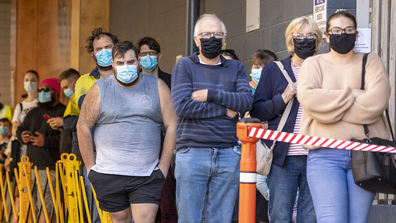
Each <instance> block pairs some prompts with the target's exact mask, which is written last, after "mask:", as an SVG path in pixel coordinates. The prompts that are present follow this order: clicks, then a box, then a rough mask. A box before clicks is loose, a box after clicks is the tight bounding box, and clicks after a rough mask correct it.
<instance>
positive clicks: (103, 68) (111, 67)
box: [95, 56, 113, 71]
mask: <svg viewBox="0 0 396 223" xmlns="http://www.w3.org/2000/svg"><path fill="white" fill-rule="evenodd" d="M95 63H96V66H97V67H98V69H99V70H102V71H108V70H111V69H113V66H111V64H110V65H109V66H100V65H99V64H98V60H97V59H96V56H95Z"/></svg>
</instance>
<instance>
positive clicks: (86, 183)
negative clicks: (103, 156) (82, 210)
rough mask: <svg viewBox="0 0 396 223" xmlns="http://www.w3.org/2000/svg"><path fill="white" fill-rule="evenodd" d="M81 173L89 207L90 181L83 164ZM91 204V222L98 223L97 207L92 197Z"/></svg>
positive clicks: (90, 195)
mask: <svg viewBox="0 0 396 223" xmlns="http://www.w3.org/2000/svg"><path fill="white" fill-rule="evenodd" d="M83 174H84V176H83V177H84V187H85V193H87V200H88V207H90V205H91V199H92V196H93V194H92V188H91V182H90V181H89V179H88V177H87V168H86V167H85V166H84V167H83ZM92 205H93V213H91V218H92V223H100V217H99V213H98V209H97V207H96V202H95V199H93V204H92Z"/></svg>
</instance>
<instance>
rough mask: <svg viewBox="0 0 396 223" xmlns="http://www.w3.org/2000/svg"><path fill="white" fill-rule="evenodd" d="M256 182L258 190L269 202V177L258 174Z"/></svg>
mask: <svg viewBox="0 0 396 223" xmlns="http://www.w3.org/2000/svg"><path fill="white" fill-rule="evenodd" d="M256 181H257V183H256V187H257V190H258V191H260V193H261V194H262V195H263V196H264V198H265V199H266V200H267V201H268V199H269V188H268V183H267V176H265V175H261V174H257V177H256Z"/></svg>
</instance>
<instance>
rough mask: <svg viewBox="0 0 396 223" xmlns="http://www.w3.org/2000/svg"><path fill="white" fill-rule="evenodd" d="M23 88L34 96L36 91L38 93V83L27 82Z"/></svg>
mask: <svg viewBox="0 0 396 223" xmlns="http://www.w3.org/2000/svg"><path fill="white" fill-rule="evenodd" d="M23 87H24V88H25V90H26V91H27V92H28V93H30V94H33V93H34V92H35V91H37V84H36V82H30V81H26V82H24V83H23Z"/></svg>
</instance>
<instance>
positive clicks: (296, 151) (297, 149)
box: [287, 65, 308, 156]
mask: <svg viewBox="0 0 396 223" xmlns="http://www.w3.org/2000/svg"><path fill="white" fill-rule="evenodd" d="M292 70H293V73H294V76H295V77H296V80H298V74H299V73H300V67H295V66H293V65H292ZM301 113H302V107H301V104H300V105H299V106H298V112H297V118H296V122H295V124H294V129H293V133H296V134H299V133H300V123H301ZM287 155H288V156H298V155H308V150H306V149H304V148H303V147H302V146H301V145H300V144H294V143H291V144H290V146H289V150H288V151H287Z"/></svg>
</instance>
